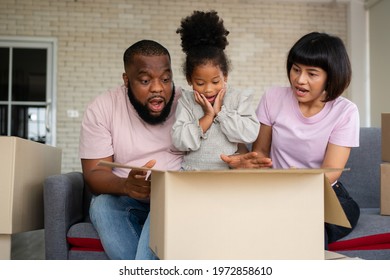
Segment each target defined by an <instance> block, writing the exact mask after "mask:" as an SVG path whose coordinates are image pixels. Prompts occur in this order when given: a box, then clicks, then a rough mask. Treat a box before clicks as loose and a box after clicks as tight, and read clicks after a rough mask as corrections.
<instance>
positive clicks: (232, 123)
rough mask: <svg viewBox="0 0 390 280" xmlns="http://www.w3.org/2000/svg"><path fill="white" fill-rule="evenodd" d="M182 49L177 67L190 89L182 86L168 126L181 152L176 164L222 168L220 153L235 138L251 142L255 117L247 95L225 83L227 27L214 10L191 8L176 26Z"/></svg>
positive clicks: (234, 147) (233, 145) (231, 147)
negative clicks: (180, 64)
mask: <svg viewBox="0 0 390 280" xmlns="http://www.w3.org/2000/svg"><path fill="white" fill-rule="evenodd" d="M176 32H177V33H179V34H180V36H181V46H182V49H183V52H184V53H185V54H186V59H185V63H184V66H183V72H184V74H185V77H186V79H187V82H188V84H189V85H190V86H191V87H192V89H193V90H192V91H188V90H183V92H182V97H181V98H180V99H179V103H178V106H177V109H176V122H175V124H174V125H173V128H172V138H173V144H174V146H175V147H176V148H177V149H179V150H181V151H185V152H186V154H185V155H184V159H183V163H182V169H184V170H198V169H225V168H229V166H228V165H227V164H226V163H225V162H223V161H222V160H221V158H220V155H221V154H228V155H231V154H234V153H236V152H237V151H238V143H243V144H248V143H252V142H253V141H254V140H255V139H256V137H257V135H258V132H259V122H258V120H257V118H256V115H255V112H254V110H252V104H251V102H252V96H251V95H250V94H249V93H248V92H240V91H236V90H234V89H233V88H231V87H229V86H227V78H228V72H229V62H228V58H227V56H226V55H225V53H224V49H225V47H226V46H227V45H228V41H227V39H226V37H227V35H228V34H229V31H227V30H226V29H225V27H224V25H223V21H222V19H220V18H219V16H218V15H217V12H215V11H210V12H201V11H194V13H193V14H192V15H191V16H188V17H186V18H184V19H183V20H182V21H181V26H180V28H179V29H177V31H176Z"/></svg>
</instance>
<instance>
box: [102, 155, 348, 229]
mask: <svg viewBox="0 0 390 280" xmlns="http://www.w3.org/2000/svg"><path fill="white" fill-rule="evenodd" d="M98 165H99V166H107V167H111V168H126V169H137V170H142V171H148V172H150V171H151V172H153V171H155V172H210V173H212V172H216V173H221V172H237V173H262V172H264V173H326V172H331V171H340V170H348V169H300V168H291V169H268V168H267V169H226V170H201V171H177V170H161V169H154V168H146V167H140V166H129V165H123V164H120V163H115V162H108V161H100V162H99V163H98ZM324 199H325V202H324V204H325V219H324V220H325V222H326V223H329V224H335V225H339V226H343V227H347V228H351V224H350V223H349V221H348V219H347V217H346V215H345V213H344V210H343V208H342V207H341V205H340V202H339V200H338V198H337V196H336V193H335V192H334V190H333V188H332V187H331V185H330V183H329V180H328V179H327V178H326V177H325V176H324Z"/></svg>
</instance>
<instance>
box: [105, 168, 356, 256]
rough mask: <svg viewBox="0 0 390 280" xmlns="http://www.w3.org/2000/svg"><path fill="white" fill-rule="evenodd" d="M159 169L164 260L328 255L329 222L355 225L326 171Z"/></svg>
mask: <svg viewBox="0 0 390 280" xmlns="http://www.w3.org/2000/svg"><path fill="white" fill-rule="evenodd" d="M108 165H111V166H112V167H114V166H115V167H125V168H138V167H129V166H123V165H118V164H108ZM139 169H143V170H149V169H145V168H139ZM328 171H329V170H328ZM333 171H334V170H333ZM151 172H152V174H151V176H152V183H151V185H152V193H151V212H150V213H151V214H150V215H151V216H150V218H151V224H150V247H151V249H152V250H153V251H154V252H155V253H156V254H157V256H158V257H159V258H160V259H171V260H172V259H183V260H190V259H208V260H209V259H322V260H323V259H325V251H324V222H325V221H327V222H329V223H333V224H338V225H343V226H346V227H350V224H349V222H348V220H347V218H346V216H345V214H344V212H343V210H342V208H341V205H340V203H339V201H338V199H337V197H336V194H335V193H334V191H333V189H332V188H331V186H330V185H329V182H328V180H327V179H325V177H324V173H325V172H326V170H323V169H288V170H285V169H283V170H281V169H240V170H217V171H164V170H154V169H152V170H151Z"/></svg>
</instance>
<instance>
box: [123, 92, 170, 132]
mask: <svg viewBox="0 0 390 280" xmlns="http://www.w3.org/2000/svg"><path fill="white" fill-rule="evenodd" d="M127 95H128V96H129V99H130V103H131V104H132V105H133V107H134V109H135V110H136V111H137V113H138V115H139V116H140V117H141V119H142V120H144V121H145V122H146V123H148V124H152V125H156V124H161V123H163V122H164V121H165V120H166V119H167V117H168V116H169V113H170V112H171V108H172V104H173V100H174V99H175V85H173V87H172V96H171V99H170V100H169V101H168V103H166V104H165V107H164V109H163V110H162V111H161V113H160V115H158V116H153V115H152V114H151V113H150V110H149V108H148V105H146V104H145V105H144V104H142V103H141V102H139V101H138V100H137V99H136V98H135V96H134V94H133V92H132V91H131V89H130V85H128V86H127Z"/></svg>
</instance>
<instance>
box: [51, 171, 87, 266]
mask: <svg viewBox="0 0 390 280" xmlns="http://www.w3.org/2000/svg"><path fill="white" fill-rule="evenodd" d="M83 193H84V178H83V174H82V173H81V172H70V173H65V174H59V175H52V176H49V177H47V178H46V179H45V181H44V184H43V202H44V223H45V253H46V259H68V251H69V244H68V243H67V240H66V235H67V232H68V230H69V228H70V227H71V225H73V224H74V223H76V222H78V221H81V220H82V219H83Z"/></svg>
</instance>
